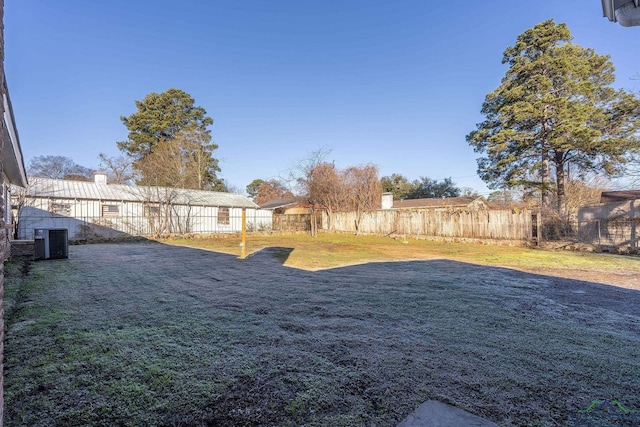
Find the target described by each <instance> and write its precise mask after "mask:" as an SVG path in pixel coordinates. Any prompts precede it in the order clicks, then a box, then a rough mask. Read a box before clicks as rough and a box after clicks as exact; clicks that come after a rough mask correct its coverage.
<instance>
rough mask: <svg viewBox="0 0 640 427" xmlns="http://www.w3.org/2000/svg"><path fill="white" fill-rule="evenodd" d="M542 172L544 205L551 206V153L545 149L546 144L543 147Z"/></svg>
mask: <svg viewBox="0 0 640 427" xmlns="http://www.w3.org/2000/svg"><path fill="white" fill-rule="evenodd" d="M540 174H541V175H542V176H541V178H542V206H549V205H550V204H551V197H550V191H549V187H550V184H551V172H550V171H549V154H548V153H547V152H546V151H545V149H544V146H543V148H542V169H541V171H540Z"/></svg>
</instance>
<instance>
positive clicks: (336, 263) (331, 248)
mask: <svg viewBox="0 0 640 427" xmlns="http://www.w3.org/2000/svg"><path fill="white" fill-rule="evenodd" d="M162 242H164V243H167V244H172V245H182V246H189V247H195V248H202V249H207V250H212V251H217V252H222V253H228V254H232V255H237V256H240V254H241V247H240V244H239V242H240V238H239V237H237V236H231V237H228V236H227V237H224V236H222V237H219V238H191V239H186V238H180V237H176V238H171V239H165V240H162ZM268 247H286V248H290V249H292V251H291V253H290V254H289V255H288V257H287V259H286V260H285V263H284V265H286V266H289V267H295V268H302V269H306V270H311V271H317V270H322V269H326V268H335V267H342V266H346V265H353V264H362V263H368V262H379V261H407V260H431V259H450V260H456V261H463V262H469V263H473V264H481V265H489V266H494V267H506V268H514V269H518V270H522V271H528V272H534V273H540V272H543V273H545V274H552V275H557V276H560V277H567V278H576V279H583V278H588V279H589V280H596V279H598V280H601V281H602V283H608V284H614V285H618V286H624V287H631V288H635V289H640V281H639V280H638V278H637V277H636V276H640V258H638V257H637V256H635V257H632V256H620V255H612V254H606V253H588V252H573V251H565V250H541V249H531V248H526V247H521V246H507V245H504V246H498V245H487V244H474V243H444V242H438V241H430V240H414V239H406V240H405V239H402V238H397V239H392V238H389V237H378V236H354V235H352V234H329V233H320V234H319V235H318V237H316V238H313V237H311V236H309V235H308V234H295V235H273V236H260V235H256V236H253V235H250V236H249V237H248V238H247V254H249V255H250V254H251V253H255V252H257V251H259V250H261V249H263V248H268Z"/></svg>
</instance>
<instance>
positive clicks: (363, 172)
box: [344, 164, 382, 234]
mask: <svg viewBox="0 0 640 427" xmlns="http://www.w3.org/2000/svg"><path fill="white" fill-rule="evenodd" d="M344 179H345V188H346V192H345V193H346V197H347V201H348V206H349V207H350V209H351V210H352V211H354V212H355V214H356V234H360V223H361V222H362V218H363V216H364V214H365V213H366V212H372V211H374V210H376V209H378V208H379V207H380V200H381V195H382V186H381V184H380V179H379V178H378V167H377V166H375V165H372V164H367V165H363V166H352V167H350V168H347V169H346V170H345V176H344Z"/></svg>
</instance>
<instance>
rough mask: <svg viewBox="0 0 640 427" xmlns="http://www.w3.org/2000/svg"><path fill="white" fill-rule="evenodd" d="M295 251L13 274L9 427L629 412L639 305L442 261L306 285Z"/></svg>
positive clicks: (79, 261)
mask: <svg viewBox="0 0 640 427" xmlns="http://www.w3.org/2000/svg"><path fill="white" fill-rule="evenodd" d="M290 253H291V249H289V248H270V249H264V250H262V251H260V252H258V253H255V254H253V255H252V256H251V257H249V258H248V259H246V260H239V259H237V258H236V257H235V256H233V255H225V254H220V253H215V252H210V251H204V250H198V249H191V248H186V247H176V246H168V245H163V244H159V243H154V242H149V243H135V244H118V245H110V244H99V245H87V246H78V247H72V248H71V256H70V259H69V260H68V262H65V263H55V262H42V263H37V264H33V266H32V268H31V270H30V271H28V274H27V275H26V277H23V276H22V275H21V274H20V272H19V268H17V271H16V272H12V271H13V270H11V269H12V268H13V267H11V266H9V270H10V272H9V275H8V279H7V284H6V287H7V294H8V296H9V298H10V299H14V300H15V301H14V302H13V303H12V304H13V307H14V309H13V310H12V313H11V315H10V316H9V318H8V321H7V333H6V347H5V352H6V365H5V368H6V378H5V389H6V397H5V402H6V408H7V409H6V413H5V416H6V417H7V418H6V421H7V424H8V425H20V426H22V425H24V426H26V425H29V426H37V425H43V426H44V425H70V426H72V425H126V424H127V423H130V424H133V425H167V426H169V425H195V426H217V425H225V426H226V425H244V426H254V425H256V426H257V425H261V426H282V425H292V426H295V425H309V426H354V425H355V426H373V425H376V426H394V425H396V424H397V423H398V422H399V421H400V420H402V419H403V418H404V417H406V416H407V415H408V414H409V413H410V412H411V411H413V409H415V408H416V407H417V406H418V405H419V404H420V403H421V402H423V401H425V400H427V399H438V400H441V401H444V402H447V403H450V404H454V405H456V406H458V407H461V408H462V409H465V410H467V411H469V412H472V413H475V414H477V415H480V416H483V417H485V418H488V419H491V420H492V421H494V422H496V423H498V424H499V425H503V426H512V425H514V426H515V425H536V424H538V425H567V424H568V423H569V422H570V420H571V416H572V414H575V413H577V411H578V410H581V409H585V408H586V407H587V406H588V404H589V403H591V402H592V401H593V400H594V399H601V400H603V399H604V400H614V399H615V400H618V401H620V402H622V403H623V404H624V405H625V406H627V407H628V408H630V409H640V408H639V407H634V405H637V406H640V391H639V390H638V387H637V378H638V376H639V375H640V314H639V310H638V308H637V307H640V292H638V291H633V290H628V289H622V288H616V287H613V286H607V285H600V284H595V283H590V282H584V281H575V280H568V279H563V278H557V277H549V276H544V275H536V274H530V273H523V272H519V271H514V270H509V269H504V268H493V267H484V266H478V265H473V264H466V263H462V262H456V261H448V260H433V261H412V262H392V263H371V264H363V265H355V266H349V267H341V268H334V269H331V270H322V271H318V272H310V271H305V270H296V269H292V268H285V267H284V266H282V263H283V262H284V261H285V260H286V259H287V257H288V256H289V254H290ZM14 274H16V275H20V277H23V280H21V281H17V280H15V281H14V276H13V275H14ZM17 287H19V288H20V289H19V290H16V288H17Z"/></svg>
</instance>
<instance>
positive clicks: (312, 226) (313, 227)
mask: <svg viewBox="0 0 640 427" xmlns="http://www.w3.org/2000/svg"><path fill="white" fill-rule="evenodd" d="M310 229H311V237H318V224H317V223H316V211H315V209H313V208H311V224H310Z"/></svg>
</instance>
